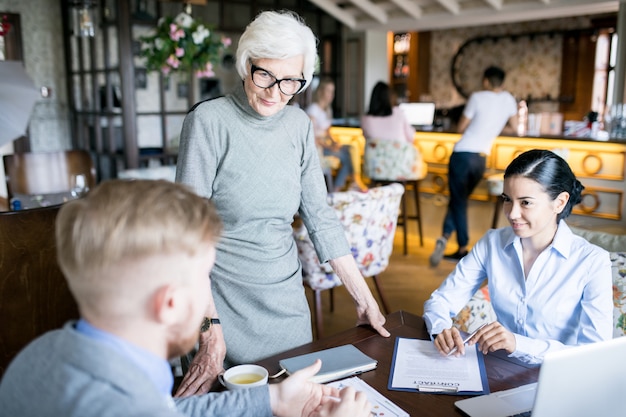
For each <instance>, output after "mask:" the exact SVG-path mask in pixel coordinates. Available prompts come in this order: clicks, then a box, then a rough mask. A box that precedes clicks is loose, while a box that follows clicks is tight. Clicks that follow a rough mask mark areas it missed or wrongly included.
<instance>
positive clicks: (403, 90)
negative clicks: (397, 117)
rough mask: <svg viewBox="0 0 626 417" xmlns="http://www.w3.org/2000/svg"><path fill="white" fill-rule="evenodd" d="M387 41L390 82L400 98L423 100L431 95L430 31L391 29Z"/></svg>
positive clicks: (400, 99) (404, 100) (409, 100)
mask: <svg viewBox="0 0 626 417" xmlns="http://www.w3.org/2000/svg"><path fill="white" fill-rule="evenodd" d="M387 43H388V46H387V50H388V51H389V57H388V61H389V80H390V86H391V88H392V89H393V90H394V91H395V92H396V94H397V95H398V101H399V102H416V101H423V99H424V97H426V96H429V95H430V90H429V82H430V79H429V74H430V69H429V67H430V32H402V33H393V32H389V33H388V34H387Z"/></svg>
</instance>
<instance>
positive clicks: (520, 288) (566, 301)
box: [424, 220, 613, 363]
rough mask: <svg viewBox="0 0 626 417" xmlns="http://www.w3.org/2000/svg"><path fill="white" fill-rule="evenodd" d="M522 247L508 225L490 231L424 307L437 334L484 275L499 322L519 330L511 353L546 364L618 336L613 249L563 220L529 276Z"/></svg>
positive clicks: (526, 359) (426, 315)
mask: <svg viewBox="0 0 626 417" xmlns="http://www.w3.org/2000/svg"><path fill="white" fill-rule="evenodd" d="M523 265H524V264H523V256H522V244H521V240H520V238H519V237H517V236H515V234H514V233H513V229H512V228H511V227H509V226H507V227H504V228H501V229H497V230H489V231H488V232H487V233H486V234H485V235H484V236H483V237H482V238H481V239H480V240H479V241H478V242H477V243H476V245H475V246H474V247H473V248H472V250H471V251H470V253H469V254H468V255H467V256H465V257H464V258H463V259H461V260H460V261H459V263H458V265H457V267H456V268H455V269H454V271H453V272H452V273H451V274H450V275H449V276H448V277H447V278H446V280H444V282H443V283H442V284H441V286H440V287H439V288H438V289H437V290H435V292H433V294H432V295H431V297H430V298H429V299H428V300H427V301H426V303H425V304H424V320H425V322H426V325H427V327H428V331H429V332H430V334H438V333H441V332H442V331H443V330H444V329H448V328H450V327H451V326H452V317H454V316H455V315H456V314H457V313H458V312H459V311H460V310H461V309H462V308H463V307H464V306H465V304H466V303H467V302H468V301H469V299H470V298H471V296H472V295H473V294H474V292H476V290H477V289H478V288H479V287H480V285H481V284H482V283H483V282H484V280H485V279H487V278H489V281H488V283H489V284H488V285H489V294H490V298H491V303H492V305H493V308H494V311H495V313H496V316H497V318H498V322H500V324H502V325H503V326H504V327H505V328H506V329H508V330H509V331H511V332H513V333H514V334H515V341H516V350H515V352H513V354H511V355H510V356H513V357H516V358H518V359H520V360H523V361H525V362H529V363H541V362H542V361H543V357H544V355H545V354H546V352H548V351H550V350H557V349H563V348H565V346H566V345H579V344H585V343H593V342H597V341H601V340H607V339H610V338H611V337H612V333H613V328H612V327H613V293H612V278H611V261H610V258H609V254H608V252H606V251H605V250H604V249H602V248H600V247H598V246H595V245H592V244H591V243H589V242H587V241H586V240H585V239H583V238H581V237H579V236H576V235H574V234H573V233H572V231H571V230H570V228H569V227H568V226H567V224H566V223H565V222H564V221H563V220H561V222H560V223H559V227H558V229H557V232H556V235H555V236H554V240H553V241H552V244H551V245H550V246H548V247H547V248H546V249H545V250H544V251H543V252H542V253H541V254H539V256H538V257H537V259H536V260H535V263H534V264H533V266H532V268H531V270H530V271H529V272H528V277H527V278H526V279H525V278H524V267H523Z"/></svg>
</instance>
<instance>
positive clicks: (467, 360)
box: [390, 338, 484, 393]
mask: <svg viewBox="0 0 626 417" xmlns="http://www.w3.org/2000/svg"><path fill="white" fill-rule="evenodd" d="M396 343H397V346H396V357H395V363H394V368H393V378H392V381H391V386H390V388H391V389H415V390H418V391H420V392H450V393H455V392H467V391H479V392H481V391H484V387H483V383H482V378H481V368H480V361H479V358H478V349H477V347H476V345H473V346H466V348H465V355H464V356H459V357H456V356H448V357H446V356H442V355H441V353H439V351H437V348H436V347H435V345H434V343H433V342H432V341H430V340H419V339H406V338H398V339H397V341H396Z"/></svg>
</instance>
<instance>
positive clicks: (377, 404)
mask: <svg viewBox="0 0 626 417" xmlns="http://www.w3.org/2000/svg"><path fill="white" fill-rule="evenodd" d="M326 385H328V386H331V387H335V388H339V389H341V388H344V387H353V388H354V389H355V390H357V391H362V392H364V393H365V395H367V400H368V401H369V402H370V403H371V404H372V415H373V416H385V417H410V415H409V413H407V412H406V411H404V410H403V409H401V408H400V407H398V406H397V405H395V404H394V403H392V402H391V401H389V400H388V399H387V398H385V396H383V395H382V394H381V393H380V392H378V391H376V390H375V389H374V388H372V387H371V386H370V385H369V384H367V383H366V382H365V381H363V380H362V379H361V378H359V377H357V376H353V377H351V378H346V379H341V380H339V381H335V382H330V383H328V384H326Z"/></svg>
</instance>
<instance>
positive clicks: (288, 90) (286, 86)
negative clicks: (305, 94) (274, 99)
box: [250, 64, 306, 96]
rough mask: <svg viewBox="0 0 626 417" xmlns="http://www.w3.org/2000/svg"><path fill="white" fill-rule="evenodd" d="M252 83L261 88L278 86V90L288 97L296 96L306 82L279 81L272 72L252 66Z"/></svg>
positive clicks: (294, 80)
mask: <svg viewBox="0 0 626 417" xmlns="http://www.w3.org/2000/svg"><path fill="white" fill-rule="evenodd" d="M250 72H251V74H252V82H253V83H254V85H256V86H257V87H259V88H271V87H273V86H274V84H278V89H279V90H280V92H281V93H283V94H284V95H286V96H295V95H296V94H298V93H299V92H300V91H302V89H303V88H304V85H305V84H306V80H303V79H302V78H283V79H282V80H279V79H278V78H276V77H275V76H274V75H273V74H272V73H271V72H269V71H267V70H264V69H263V68H260V67H257V66H256V65H254V64H250Z"/></svg>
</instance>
